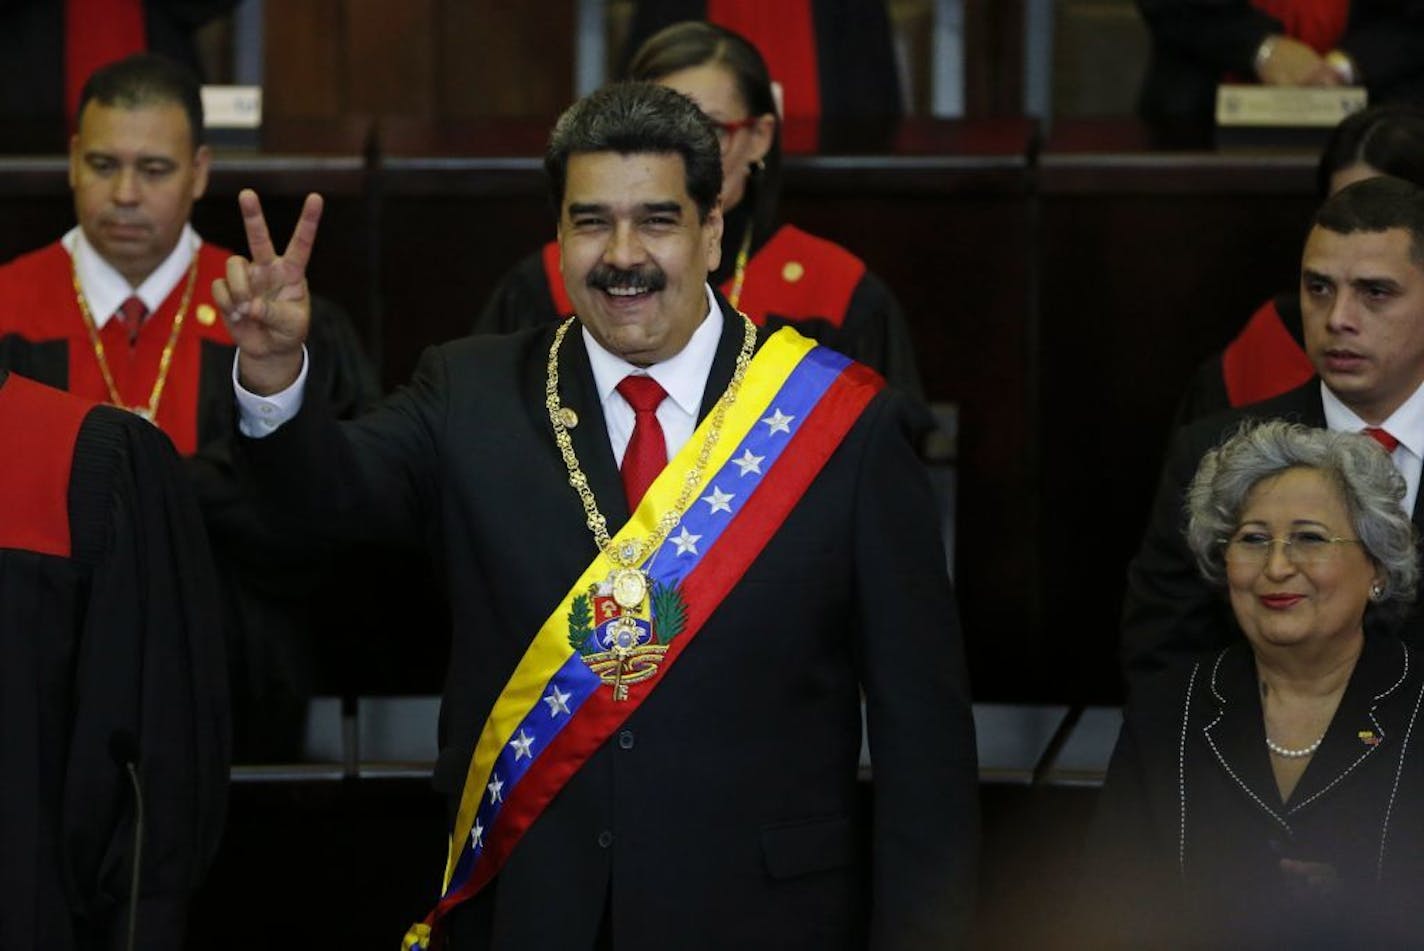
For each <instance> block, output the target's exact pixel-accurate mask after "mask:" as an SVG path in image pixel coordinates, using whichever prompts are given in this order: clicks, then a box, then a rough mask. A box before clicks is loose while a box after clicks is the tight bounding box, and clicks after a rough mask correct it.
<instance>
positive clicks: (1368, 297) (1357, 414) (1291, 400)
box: [1122, 178, 1424, 683]
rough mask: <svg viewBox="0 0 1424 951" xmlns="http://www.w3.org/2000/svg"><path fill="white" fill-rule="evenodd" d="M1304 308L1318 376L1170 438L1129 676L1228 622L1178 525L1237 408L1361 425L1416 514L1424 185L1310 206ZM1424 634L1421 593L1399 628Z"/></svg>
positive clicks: (1243, 414)
mask: <svg viewBox="0 0 1424 951" xmlns="http://www.w3.org/2000/svg"><path fill="white" fill-rule="evenodd" d="M1300 300H1301V314H1302V320H1303V324H1304V328H1305V346H1306V352H1307V353H1308V355H1309V356H1310V360H1311V362H1312V363H1313V364H1314V365H1315V368H1316V373H1317V374H1318V375H1317V377H1316V378H1315V379H1312V380H1310V381H1309V382H1308V383H1306V384H1304V385H1303V386H1300V387H1298V388H1296V389H1294V390H1291V391H1290V392H1288V393H1284V394H1282V395H1281V396H1278V397H1275V398H1273V399H1270V400H1266V401H1264V402H1261V403H1256V404H1253V405H1251V406H1246V407H1241V408H1239V409H1236V410H1232V411H1230V412H1228V413H1224V414H1221V415H1218V416H1213V417H1208V418H1206V419H1202V420H1199V421H1197V422H1195V423H1193V424H1191V425H1189V426H1186V427H1184V428H1183V429H1181V430H1179V431H1178V433H1177V435H1176V436H1175V437H1174V439H1173V442H1172V446H1171V448H1170V449H1169V450H1168V455H1167V462H1166V464H1165V466H1164V468H1163V472H1162V478H1161V482H1160V483H1159V485H1158V489H1157V497H1156V500H1155V502H1154V503H1153V509H1152V516H1151V522H1150V524H1149V525H1148V528H1147V533H1146V535H1145V536H1144V537H1143V540H1142V547H1141V548H1140V549H1139V551H1138V553H1137V557H1136V558H1135V559H1134V560H1133V562H1132V564H1131V565H1130V566H1129V568H1128V590H1127V598H1126V603H1125V605H1124V609H1123V643H1122V651H1123V663H1124V667H1125V669H1126V673H1127V676H1128V680H1129V683H1133V682H1136V681H1137V680H1139V679H1140V678H1141V677H1142V676H1144V675H1146V674H1149V673H1151V672H1153V671H1155V670H1159V669H1161V668H1163V667H1165V666H1166V665H1167V662H1168V661H1169V660H1170V659H1171V658H1172V657H1174V656H1180V655H1182V654H1186V653H1192V652H1195V651H1201V650H1211V649H1214V648H1218V647H1222V646H1224V645H1225V644H1226V643H1227V642H1228V638H1229V637H1231V636H1233V634H1234V632H1235V631H1236V627H1235V622H1234V621H1233V620H1232V617H1231V612H1230V610H1229V608H1228V606H1227V604H1226V602H1225V601H1224V600H1223V599H1222V598H1220V597H1219V596H1218V595H1217V594H1216V593H1215V592H1213V590H1212V589H1211V588H1210V587H1209V586H1208V585H1207V583H1206V582H1205V581H1204V580H1203V579H1202V578H1201V576H1200V575H1199V574H1198V572H1197V568H1196V565H1195V563H1194V562H1193V559H1192V557H1191V554H1190V553H1189V552H1188V550H1187V546H1186V542H1185V541H1184V539H1183V536H1182V526H1183V524H1184V522H1185V517H1184V514H1183V500H1184V496H1185V492H1186V487H1187V485H1188V484H1189V483H1190V481H1191V478H1192V475H1193V474H1194V473H1195V472H1196V468H1197V463H1198V462H1199V461H1200V459H1201V457H1202V455H1203V453H1205V452H1206V450H1207V449H1209V448H1210V447H1212V446H1214V445H1216V444H1217V443H1218V442H1220V441H1221V440H1222V439H1224V438H1225V437H1226V436H1228V435H1230V434H1231V433H1232V432H1234V431H1235V430H1236V428H1237V427H1238V426H1239V425H1240V423H1241V421H1242V420H1245V419H1262V418H1273V417H1279V418H1284V419H1292V420H1297V421H1299V422H1302V423H1305V424H1307V425H1311V426H1325V427H1327V428H1329V429H1333V430H1348V431H1359V430H1368V431H1371V434H1372V435H1374V436H1375V438H1376V439H1377V440H1379V441H1380V442H1381V444H1382V445H1383V446H1384V447H1385V448H1386V449H1388V450H1389V451H1390V453H1391V455H1392V457H1393V459H1394V462H1395V465H1396V466H1397V467H1398V468H1399V470H1400V473H1401V474H1402V475H1403V476H1404V478H1405V482H1406V483H1407V484H1408V487H1409V491H1408V494H1407V496H1406V497H1405V503H1406V505H1407V506H1409V507H1410V510H1411V511H1412V512H1413V513H1414V522H1415V524H1416V525H1424V512H1421V510H1420V506H1419V502H1418V496H1419V481H1420V468H1421V465H1424V190H1420V189H1419V188H1417V187H1415V186H1414V185H1411V184H1409V183H1408V182H1404V181H1401V180H1399V179H1393V178H1377V179H1371V180H1369V181H1364V182H1360V183H1358V184H1355V185H1351V186H1350V187H1349V188H1346V189H1344V190H1342V191H1340V192H1338V193H1336V195H1335V196H1334V197H1332V198H1330V199H1329V200H1328V201H1327V202H1326V203H1325V204H1324V205H1323V206H1321V208H1320V210H1319V211H1318V212H1317V213H1316V215H1315V223H1314V227H1312V229H1311V231H1310V235H1309V237H1308V238H1307V240H1306V244H1305V253H1304V255H1303V256H1302V259H1301V286H1300ZM1398 633H1400V634H1401V636H1403V637H1404V638H1405V640H1407V641H1410V642H1412V643H1414V644H1419V643H1420V642H1421V637H1422V636H1424V613H1421V610H1420V608H1419V606H1418V605H1417V604H1416V605H1415V607H1414V609H1413V610H1412V611H1411V612H1410V613H1409V615H1408V617H1407V618H1406V619H1405V620H1404V622H1403V627H1402V629H1401V630H1400V631H1399V632H1398Z"/></svg>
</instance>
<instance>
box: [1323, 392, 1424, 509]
mask: <svg viewBox="0 0 1424 951" xmlns="http://www.w3.org/2000/svg"><path fill="white" fill-rule="evenodd" d="M1320 400H1321V402H1322V403H1323V404H1324V405H1325V428H1326V429H1329V430H1331V431H1332V432H1344V433H1357V432H1359V431H1360V430H1362V429H1364V428H1365V427H1366V426H1368V425H1370V424H1369V423H1367V422H1365V421H1364V420H1363V419H1360V417H1358V416H1356V415H1355V413H1354V411H1353V410H1351V409H1350V407H1348V406H1346V405H1345V404H1344V403H1342V402H1341V401H1340V397H1338V396H1336V395H1335V394H1334V393H1332V392H1331V391H1330V388H1329V387H1328V386H1326V385H1325V384H1324V383H1323V382H1322V383H1321V384H1320ZM1377 428H1379V429H1383V430H1385V431H1386V432H1388V433H1389V434H1390V435H1391V436H1393V437H1394V438H1395V439H1398V440H1399V445H1398V446H1396V447H1395V449H1394V452H1393V453H1391V456H1392V457H1393V459H1394V467H1395V468H1396V469H1398V470H1399V474H1400V475H1402V476H1404V484H1405V486H1406V487H1407V490H1406V492H1405V494H1404V511H1405V512H1406V513H1407V514H1409V515H1410V516H1411V517H1413V514H1414V500H1415V499H1416V498H1418V497H1419V474H1420V470H1421V469H1424V386H1420V387H1419V388H1418V389H1417V390H1415V391H1414V393H1413V395H1411V396H1410V397H1409V399H1407V400H1405V401H1404V402H1403V403H1402V404H1400V407H1399V409H1397V410H1395V411H1394V412H1393V413H1391V414H1390V416H1389V418H1388V419H1386V420H1385V421H1384V422H1382V423H1380V424H1379V426H1378V427H1377Z"/></svg>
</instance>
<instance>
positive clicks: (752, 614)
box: [215, 84, 977, 949]
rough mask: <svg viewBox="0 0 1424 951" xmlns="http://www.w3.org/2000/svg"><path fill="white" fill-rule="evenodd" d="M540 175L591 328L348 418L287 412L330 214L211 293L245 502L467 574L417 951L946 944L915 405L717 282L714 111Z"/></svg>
mask: <svg viewBox="0 0 1424 951" xmlns="http://www.w3.org/2000/svg"><path fill="white" fill-rule="evenodd" d="M545 164H546V168H547V169H548V171H549V173H550V179H551V183H552V187H553V193H554V199H555V205H556V207H557V208H558V210H559V219H558V230H557V233H558V238H559V245H560V252H561V257H562V271H563V277H564V279H565V283H566V285H567V286H568V288H569V292H570V294H571V296H572V297H573V299H574V303H575V305H576V311H577V313H578V315H579V320H578V322H577V323H574V322H572V321H570V322H566V323H563V324H559V325H554V324H543V325H542V326H536V327H532V328H530V329H528V330H526V331H522V332H520V333H516V334H512V335H509V336H501V337H477V338H467V339H465V340H460V341H456V342H454V343H451V344H447V345H444V346H441V347H437V348H434V349H432V350H430V351H428V352H427V353H426V355H425V357H424V358H423V360H422V363H421V366H420V368H419V369H418V370H417V372H416V376H415V379H414V380H413V382H412V383H411V385H410V386H409V387H407V388H406V389H405V390H403V391H401V392H400V393H398V394H396V395H395V396H394V397H392V398H391V399H390V400H388V401H387V402H386V403H385V404H384V405H383V406H381V407H379V408H378V409H377V410H376V411H375V412H373V413H372V414H370V415H368V416H367V417H364V418H363V419H361V420H359V421H356V422H353V423H341V424H338V423H335V422H333V421H332V420H331V417H330V414H329V413H327V412H326V411H325V410H324V408H323V407H322V405H321V398H320V395H319V394H318V393H313V392H310V391H306V392H304V391H303V387H302V384H301V375H302V373H303V372H304V370H303V366H304V358H303V354H302V349H301V342H302V338H303V337H304V335H305V331H306V322H307V313H306V311H307V308H306V306H305V300H306V288H305V283H304V281H303V278H302V274H303V269H304V267H305V263H306V260H307V256H308V254H309V252H310V249H311V245H312V241H313V239H314V236H315V228H316V222H317V220H318V218H319V216H320V199H319V198H317V197H316V196H312V198H310V199H309V200H308V205H307V208H306V209H305V211H304V214H303V217H302V219H301V221H300V223H299V224H298V228H297V231H296V233H295V235H294V237H293V240H292V243H291V244H290V245H289V246H288V248H287V250H286V252H285V253H284V254H283V255H281V256H280V257H279V256H277V254H276V253H275V250H274V249H273V247H272V244H271V241H270V238H269V237H268V236H267V231H266V226H265V223H264V222H263V220H262V214H261V209H260V207H259V206H258V204H257V200H256V196H255V195H253V194H251V193H244V195H243V196H241V204H242V208H243V214H244V219H245V221H246V224H247V227H248V231H249V239H250V241H251V246H252V252H253V260H252V261H250V262H249V261H246V260H243V259H241V258H234V259H232V260H231V261H230V262H229V266H228V276H227V279H226V281H225V282H220V283H219V286H218V287H216V288H215V293H216V294H217V295H218V296H219V298H221V299H222V301H223V307H224V310H225V311H226V312H227V313H228V315H229V319H230V320H232V322H233V323H232V329H233V334H234V338H235V339H236V340H237V341H238V346H239V350H240V356H239V359H238V366H237V372H238V376H239V380H240V384H241V385H240V388H239V391H238V398H239V402H240V403H241V404H242V405H243V407H244V409H243V419H244V421H243V424H242V425H243V427H244V429H245V430H246V431H247V432H248V433H249V435H253V436H262V437H263V438H254V439H252V440H250V441H249V443H248V445H247V447H246V452H247V455H248V457H249V459H250V460H251V462H252V464H253V466H254V469H255V471H256V472H257V473H258V475H259V477H260V478H262V479H263V481H264V483H265V484H266V485H268V486H269V488H270V489H271V491H273V492H274V494H275V495H277V496H279V497H280V500H281V501H283V502H287V503H291V502H296V507H297V508H298V509H300V510H301V511H304V512H308V513H310V512H312V511H314V510H316V511H318V515H317V517H318V518H324V521H325V523H326V524H329V525H330V524H339V525H344V526H346V527H347V529H348V531H350V530H351V529H353V528H354V529H356V530H358V531H359V532H360V533H362V534H363V535H364V536H367V537H373V536H375V537H382V538H387V539H407V540H410V539H420V540H424V541H425V543H426V544H428V545H429V546H430V547H431V549H432V551H434V552H437V553H438V555H439V557H438V559H437V560H438V561H439V563H441V564H442V565H443V566H444V569H445V572H446V580H447V584H448V586H449V588H450V595H451V598H452V608H453V617H454V631H453V647H452V652H451V666H450V672H449V675H448V677H447V681H446V692H445V698H444V704H443V707H442V713H441V731H440V734H441V735H440V745H441V750H442V752H441V756H440V761H439V764H438V765H437V768H436V774H435V782H436V785H437V787H438V788H440V789H441V790H442V791H443V792H445V793H446V794H447V796H448V802H449V811H450V824H451V828H452V833H451V849H450V862H449V865H448V867H447V869H446V877H445V888H444V889H443V895H442V897H441V899H440V902H439V904H438V905H437V907H436V909H435V911H433V912H432V913H431V915H430V917H428V918H427V920H426V922H425V923H423V924H422V925H420V926H417V927H416V928H414V929H412V933H411V934H410V935H409V936H408V941H407V947H422V948H424V947H428V946H429V944H430V942H431V941H432V940H434V937H433V935H432V931H438V932H441V933H443V934H444V935H445V936H447V937H448V938H449V940H450V943H451V946H452V947H455V948H485V947H491V946H495V947H528V948H594V947H616V948H619V949H638V948H653V947H659V948H660V947H677V948H724V947H732V946H736V947H766V948H818V949H823V948H854V947H865V946H866V945H867V942H869V943H870V944H871V945H873V946H874V947H877V948H912V947H914V948H919V947H923V948H929V947H935V948H942V947H957V946H960V945H961V944H962V943H963V942H964V940H965V935H966V925H967V922H968V915H969V909H970V907H971V904H972V902H971V899H972V890H973V889H972V880H973V876H974V872H973V870H974V857H975V843H976V839H977V815H976V811H977V810H976V805H975V782H976V777H975V756H974V734H973V724H972V719H971V717H970V710H969V702H968V693H967V686H966V682H965V679H966V678H965V672H964V664H963V658H962V649H961V643H960V634H959V629H958V623H957V621H956V616H955V605H954V599H953V594H952V591H951V588H950V584H949V581H948V578H947V577H946V574H945V571H944V565H943V558H942V555H941V554H940V552H941V551H942V549H940V547H939V546H940V540H939V539H938V537H936V530H935V528H934V525H933V523H934V519H933V518H932V517H931V516H930V512H931V510H932V508H931V505H932V503H931V498H930V494H929V488H928V486H927V484H926V482H925V479H924V477H923V475H922V473H921V471H920V470H919V468H918V466H917V463H916V460H915V455H914V452H913V451H912V449H911V446H910V444H909V442H908V441H907V438H906V434H905V431H904V422H905V417H904V405H903V402H902V400H901V399H900V398H899V397H898V396H896V395H894V394H893V393H891V392H889V391H887V390H884V389H883V388H882V381H880V379H879V378H878V377H877V376H876V375H875V374H873V373H871V372H870V371H868V370H866V369H865V368H863V367H859V366H858V365H856V364H852V363H850V361H848V360H847V359H846V358H844V357H841V356H839V355H837V354H834V353H833V352H831V351H827V350H825V349H824V348H812V346H811V345H810V344H809V342H808V341H806V340H805V339H804V338H800V337H799V336H797V335H796V334H795V333H794V332H791V331H789V330H786V331H782V332H780V333H778V334H776V335H773V336H771V337H770V338H763V337H761V336H759V335H758V334H757V332H756V329H755V327H754V326H753V325H752V324H751V323H750V321H748V320H746V319H745V318H743V317H742V316H741V315H739V314H738V313H737V312H736V311H735V310H734V309H732V308H731V307H730V306H728V305H727V304H726V302H725V301H724V300H723V299H722V298H721V297H720V296H718V295H717V294H716V293H715V292H713V291H712V290H711V289H710V288H709V287H708V285H707V274H708V272H709V270H711V269H713V268H714V267H715V266H716V264H717V258H718V255H719V253H720V237H721V230H722V218H721V211H720V208H719V206H718V204H717V195H718V193H719V191H720V187H721V181H720V178H721V163H720V153H719V147H718V144H717V139H716V134H715V130H714V129H713V128H712V126H711V125H710V123H709V122H708V121H707V119H706V118H705V117H704V116H703V115H702V113H701V112H700V110H698V108H697V107H696V105H695V104H694V103H692V101H691V100H689V99H687V98H685V97H683V96H682V95H680V94H679V93H676V92H673V91H672V90H668V89H665V88H663V87H659V86H654V85H646V84H621V85H615V86H611V87H608V88H606V89H604V90H602V91H600V92H598V93H595V94H594V95H592V96H590V97H589V98H587V99H585V100H582V101H581V102H579V103H577V104H575V105H574V106H573V107H572V108H571V109H570V110H569V111H568V112H567V113H565V115H564V116H563V117H562V118H561V119H560V120H559V123H558V125H557V126H556V127H555V130H554V132H553V136H552V138H551V143H550V147H549V151H548V154H547V156H546V162H545ZM648 392H652V393H653V397H652V398H651V399H649V400H648V401H647V402H645V397H647V394H648ZM284 420H285V421H284ZM283 421H284V422H283ZM699 421H700V422H699ZM694 427H695V428H694ZM620 467H621V476H622V478H621V480H620ZM664 467H665V468H664ZM620 481H621V485H620ZM630 512H631V515H630ZM620 526H621V527H620ZM862 692H863V695H864V697H865V703H866V710H867V714H868V722H869V732H870V744H871V752H872V756H873V759H874V771H875V775H874V802H873V806H872V810H871V811H872V815H870V816H867V815H865V814H864V813H863V811H862V806H861V803H860V797H859V793H858V790H857V782H856V774H857V757H858V749H859V746H860V740H861V728H860V704H861V696H862Z"/></svg>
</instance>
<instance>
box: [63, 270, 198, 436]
mask: <svg viewBox="0 0 1424 951" xmlns="http://www.w3.org/2000/svg"><path fill="white" fill-rule="evenodd" d="M69 273H70V276H71V277H72V278H73V280H74V299H75V300H77V301H78V302H79V313H80V315H81V316H82V317H83V318H84V327H85V329H86V330H88V331H89V346H91V347H93V348H94V359H95V360H96V361H97V362H98V364H99V375H100V376H102V377H103V378H104V386H106V387H108V390H109V402H110V403H112V404H113V405H114V406H117V407H119V408H120V409H126V410H128V411H129V412H131V413H134V414H136V415H138V416H142V417H143V418H144V419H146V420H148V421H149V422H150V423H156V421H157V419H158V403H159V401H160V400H162V399H163V385H164V383H165V382H166V381H167V380H168V370H169V368H170V367H171V366H172V364H173V348H174V347H176V346H177V345H178V333H179V331H181V330H182V329H183V317H184V315H186V314H187V313H188V304H190V303H191V302H192V300H193V287H194V285H195V284H197V283H198V251H197V249H196V248H195V249H194V250H193V263H192V264H191V265H189V266H188V282H187V284H186V285H185V286H184V288H183V299H182V301H181V302H180V303H179V304H178V314H177V316H175V317H174V318H173V329H172V330H170V331H169V332H168V342H167V343H165V344H164V345H163V354H162V355H161V356H160V357H159V358H158V377H157V379H155V380H154V381H153V389H152V390H150V391H149V393H148V405H147V406H129V405H128V404H126V403H125V402H124V398H123V396H122V395H121V394H120V393H119V388H118V387H117V386H116V385H115V384H114V375H113V373H111V372H110V371H109V360H108V358H107V357H105V356H104V342H103V341H102V340H100V339H99V327H98V325H97V324H95V323H94V315H93V314H92V313H90V312H89V301H88V300H87V299H86V298H85V297H84V286H83V285H82V284H80V283H79V265H78V263H77V262H76V261H75V259H74V256H73V255H71V256H70V258H69Z"/></svg>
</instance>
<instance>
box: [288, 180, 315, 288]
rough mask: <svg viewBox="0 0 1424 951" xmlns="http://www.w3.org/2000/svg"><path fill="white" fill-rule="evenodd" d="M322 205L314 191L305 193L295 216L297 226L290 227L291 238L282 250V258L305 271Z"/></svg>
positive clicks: (309, 258)
mask: <svg viewBox="0 0 1424 951" xmlns="http://www.w3.org/2000/svg"><path fill="white" fill-rule="evenodd" d="M323 205H324V202H323V201H322V197H321V196H320V195H318V194H317V193H316V192H312V193H311V194H309V195H307V200H306V201H304V202H302V213H301V216H300V217H299V218H297V226H296V227H295V228H293V229H292V237H291V240H290V241H288V242H287V250H285V251H283V252H282V260H283V261H285V262H287V263H288V264H290V265H292V266H293V267H295V268H297V269H298V270H300V271H305V270H306V268H307V261H309V260H311V252H312V245H314V244H315V243H316V228H317V225H319V224H321V209H322V207H323Z"/></svg>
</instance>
